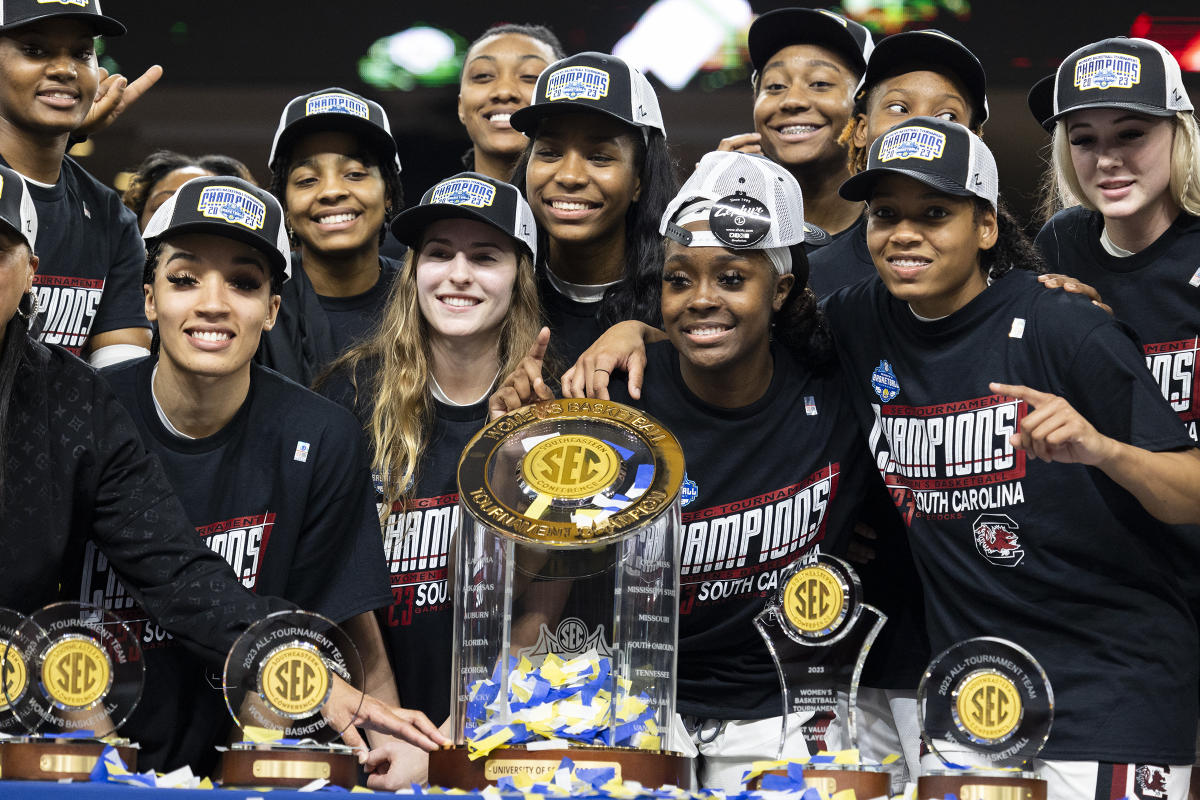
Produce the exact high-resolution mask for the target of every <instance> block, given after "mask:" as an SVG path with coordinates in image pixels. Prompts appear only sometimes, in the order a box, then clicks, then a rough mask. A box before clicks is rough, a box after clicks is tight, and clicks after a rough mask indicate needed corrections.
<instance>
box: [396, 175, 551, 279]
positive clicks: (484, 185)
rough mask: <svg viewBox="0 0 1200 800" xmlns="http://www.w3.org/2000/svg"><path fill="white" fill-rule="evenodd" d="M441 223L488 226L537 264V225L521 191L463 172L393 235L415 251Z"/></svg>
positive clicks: (404, 215)
mask: <svg viewBox="0 0 1200 800" xmlns="http://www.w3.org/2000/svg"><path fill="white" fill-rule="evenodd" d="M440 219H470V220H475V221H477V222H486V223H487V224H488V225H491V226H492V227H494V228H497V229H498V230H500V231H503V232H504V233H506V234H508V235H509V236H511V237H512V238H513V239H514V240H516V242H517V244H518V245H520V246H521V247H523V248H525V250H526V251H528V253H529V255H530V257H531V258H533V259H534V260H535V261H536V260H537V223H536V222H535V221H534V219H533V211H532V209H530V208H529V203H527V202H525V198H524V197H522V196H521V193H520V192H519V191H518V190H517V187H515V186H513V185H512V184H510V183H505V182H504V181H498V180H496V179H495V178H489V177H488V176H487V175H481V174H479V173H478V172H460V173H458V174H457V175H455V176H453V177H450V178H447V179H446V180H444V181H441V182H440V183H436V184H434V186H433V188H431V189H430V190H429V191H427V192H425V194H424V195H423V196H422V197H421V203H420V205H416V206H413V207H412V208H409V209H406V210H405V211H402V212H401V213H400V214H399V215H397V216H396V218H395V219H394V220H392V234H393V235H394V236H395V237H396V238H397V239H399V240H400V241H401V242H403V243H404V244H406V245H408V246H409V247H412V248H414V249H415V248H418V247H420V246H421V235H422V234H423V233H424V232H425V229H426V228H427V227H429V225H430V224H431V223H434V222H437V221H438V220H440Z"/></svg>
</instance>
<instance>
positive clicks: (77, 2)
mask: <svg viewBox="0 0 1200 800" xmlns="http://www.w3.org/2000/svg"><path fill="white" fill-rule="evenodd" d="M37 1H38V5H39V6H46V5H50V4H51V3H55V4H57V5H60V6H79V7H80V8H87V7H88V4H89V3H90V2H91V0H37Z"/></svg>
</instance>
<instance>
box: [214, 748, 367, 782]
mask: <svg viewBox="0 0 1200 800" xmlns="http://www.w3.org/2000/svg"><path fill="white" fill-rule="evenodd" d="M315 780H326V781H329V783H330V784H332V785H334V786H341V787H342V788H344V789H351V788H353V787H354V786H355V785H357V783H358V758H357V757H355V755H354V751H353V750H352V749H350V748H349V747H347V746H345V745H341V744H326V745H278V744H245V743H242V742H239V743H237V744H234V745H231V746H230V748H229V750H227V751H226V752H225V754H224V756H223V757H222V759H221V784H222V785H223V786H276V787H298V786H304V785H306V784H308V783H311V782H313V781H315Z"/></svg>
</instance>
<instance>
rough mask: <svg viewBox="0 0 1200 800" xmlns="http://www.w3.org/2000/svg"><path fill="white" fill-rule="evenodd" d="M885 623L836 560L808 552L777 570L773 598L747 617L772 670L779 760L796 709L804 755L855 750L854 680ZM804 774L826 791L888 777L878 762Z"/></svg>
mask: <svg viewBox="0 0 1200 800" xmlns="http://www.w3.org/2000/svg"><path fill="white" fill-rule="evenodd" d="M885 622H887V616H886V615H885V614H883V612H881V611H880V610H879V609H877V608H875V607H874V606H871V605H868V604H866V603H863V602H862V585H861V583H860V582H859V579H858V575H857V573H855V571H854V569H853V567H851V566H850V565H849V564H847V563H846V562H845V561H843V560H842V559H840V558H836V557H834V556H830V555H826V554H823V553H822V554H817V555H813V556H811V557H808V558H805V559H801V560H800V561H797V562H796V563H795V564H793V565H792V566H791V567H790V568H789V569H788V570H787V572H786V573H785V574H784V575H783V576H781V578H780V581H779V589H778V591H777V592H776V594H775V597H774V598H773V599H772V600H771V601H770V602H769V603H768V604H767V606H766V608H764V609H763V610H762V611H761V612H760V613H759V615H758V616H757V617H756V618H755V620H754V626H755V627H756V628H758V632H759V633H760V634H761V635H762V637H763V641H764V642H766V645H767V649H768V650H769V651H770V653H771V658H772V659H773V660H774V661H775V666H776V668H777V669H778V671H779V683H780V687H781V689H782V694H783V702H782V714H781V716H782V718H783V719H782V726H781V731H780V735H779V754H778V758H779V759H780V760H784V759H787V758H788V757H789V756H790V755H791V754H793V753H798V752H800V748H799V747H796V746H794V745H795V744H796V743H793V746H792V747H789V743H788V716H789V715H790V714H796V713H798V712H799V713H804V714H805V715H806V716H807V721H806V722H804V723H803V724H802V725H801V727H800V734H801V736H802V737H803V739H804V745H805V747H806V748H807V752H808V753H810V754H815V753H817V752H818V751H820V750H847V749H850V750H857V749H858V729H857V714H856V705H857V698H858V684H859V679H860V676H861V675H862V669H863V663H864V662H865V661H866V658H867V653H868V651H869V650H870V649H871V645H872V644H873V643H874V641H875V638H876V637H877V636H878V635H879V631H880V630H881V629H882V628H883V625H884V623H885ZM777 774H785V771H784V770H779V771H778V773H777ZM804 779H805V781H806V782H807V783H809V785H814V786H817V788H819V789H821V790H822V791H824V792H825V793H826V794H829V795H832V794H833V793H834V792H837V791H843V790H845V789H854V791H855V794H856V795H857V796H859V797H877V796H879V795H881V794H882V795H887V794H888V793H889V792H888V788H889V781H890V777H889V775H888V773H887V772H886V771H885V770H884V769H883V768H882V767H881V766H879V765H871V764H820V765H815V764H814V765H811V766H806V767H805V768H804ZM756 780H757V779H756Z"/></svg>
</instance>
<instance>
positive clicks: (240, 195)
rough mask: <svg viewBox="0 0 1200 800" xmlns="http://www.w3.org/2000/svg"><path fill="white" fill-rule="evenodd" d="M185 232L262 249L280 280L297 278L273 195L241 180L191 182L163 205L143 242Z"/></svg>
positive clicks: (144, 233)
mask: <svg viewBox="0 0 1200 800" xmlns="http://www.w3.org/2000/svg"><path fill="white" fill-rule="evenodd" d="M181 233H210V234H213V235H214V236H224V237H226V238H229V239H237V240H238V241H240V242H245V243H246V244H248V245H250V246H251V247H254V248H257V249H258V250H261V251H262V252H263V253H264V254H265V255H266V256H267V259H268V260H269V261H270V264H271V269H272V270H274V271H275V273H276V274H277V275H278V276H279V277H280V280H281V282H282V281H286V280H287V279H288V278H290V277H291V276H292V259H291V247H290V246H289V245H288V237H287V230H286V228H285V227H284V224H283V209H282V208H281V207H280V205H279V201H278V200H276V199H275V197H274V196H273V195H272V194H271V193H270V192H267V191H265V190H263V189H260V188H258V187H257V186H255V185H254V184H252V183H247V182H246V181H244V180H242V179H241V178H233V177H228V176H205V177H202V178H192V179H191V180H190V181H188V182H187V183H185V184H183V185H182V186H180V187H179V190H178V191H177V192H175V194H173V195H171V197H170V198H169V199H168V200H167V202H165V203H163V204H162V205H161V206H159V207H158V210H157V211H155V212H154V216H152V217H151V218H150V222H149V223H147V224H146V230H144V231H142V238H143V239H145V240H146V241H147V242H154V241H156V240H158V239H163V238H166V237H168V236H175V235H177V234H181Z"/></svg>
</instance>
